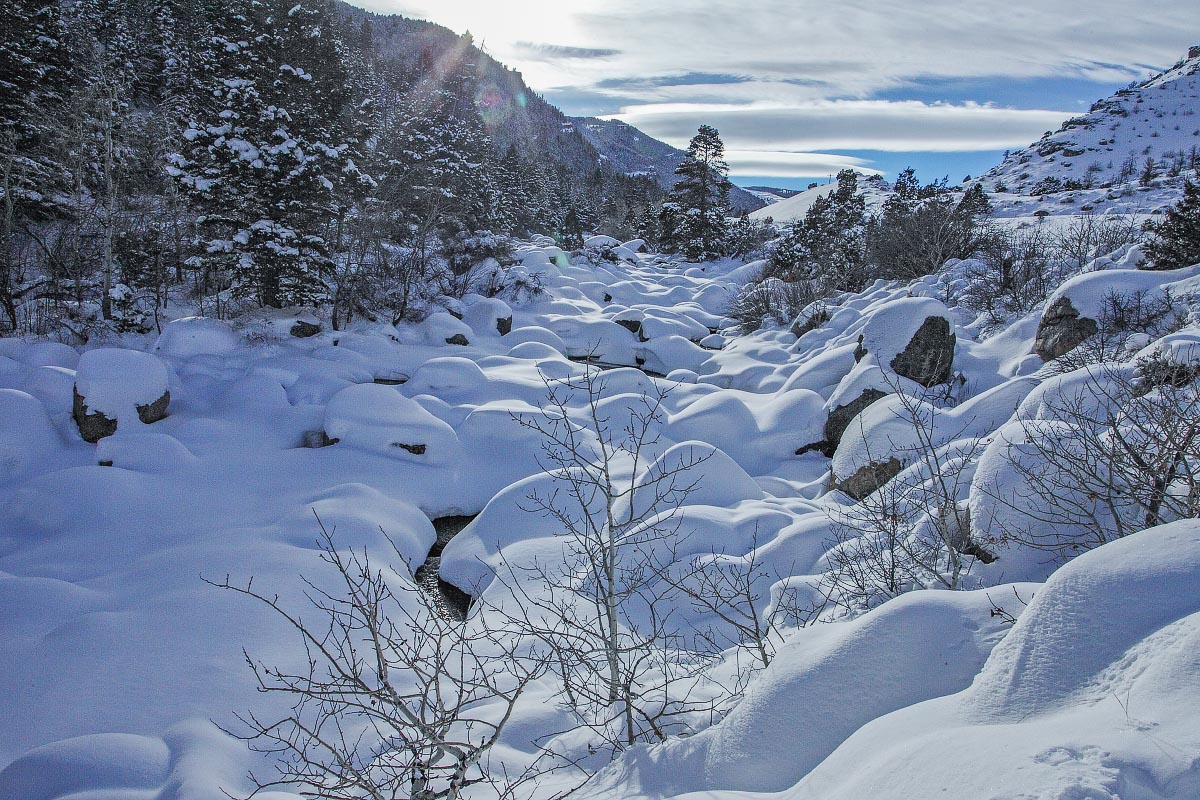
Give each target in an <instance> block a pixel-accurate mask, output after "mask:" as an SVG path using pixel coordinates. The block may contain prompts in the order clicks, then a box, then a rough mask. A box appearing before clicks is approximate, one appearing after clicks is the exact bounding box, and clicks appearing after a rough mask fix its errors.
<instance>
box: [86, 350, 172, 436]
mask: <svg viewBox="0 0 1200 800" xmlns="http://www.w3.org/2000/svg"><path fill="white" fill-rule="evenodd" d="M167 380H168V379H167V368H166V366H165V365H164V364H163V362H162V361H160V360H159V359H158V358H156V357H155V356H152V355H150V354H149V353H143V352H141V351H139V350H123V349H120V348H100V349H98V350H89V351H87V352H86V353H84V354H83V356H81V357H80V359H79V368H78V369H77V370H76V373H75V400H74V406H73V411H72V413H73V415H74V417H75V422H76V424H77V425H78V426H79V433H80V435H81V436H83V438H84V440H86V441H88V442H97V441H99V440H100V439H102V438H104V437H105V436H111V435H112V434H113V433H115V432H116V430H117V427H118V426H119V425H125V426H129V425H131V424H134V421H135V420H136V421H139V422H141V423H144V424H146V425H149V424H151V423H154V422H157V421H159V420H160V419H163V418H164V417H166V416H167V406H168V404H169V403H170V402H171V393H170V391H168V388H167Z"/></svg>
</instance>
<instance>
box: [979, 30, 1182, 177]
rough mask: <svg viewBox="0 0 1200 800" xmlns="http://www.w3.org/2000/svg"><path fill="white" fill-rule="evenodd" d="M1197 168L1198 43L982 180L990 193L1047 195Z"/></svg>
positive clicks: (1009, 157) (1014, 154)
mask: <svg viewBox="0 0 1200 800" xmlns="http://www.w3.org/2000/svg"><path fill="white" fill-rule="evenodd" d="M1150 160H1152V166H1151V167H1150V170H1149V174H1148V175H1147V163H1148V161H1150ZM1197 166H1200V47H1193V48H1192V49H1191V50H1190V51H1189V52H1188V57H1187V58H1184V59H1183V60H1181V61H1180V62H1179V63H1177V64H1176V65H1175V66H1173V67H1172V68H1171V69H1169V70H1167V71H1165V72H1162V73H1160V74H1158V75H1156V76H1154V77H1153V78H1150V79H1149V80H1146V81H1143V82H1142V83H1138V84H1133V85H1130V86H1128V87H1126V88H1124V89H1121V90H1120V91H1118V92H1116V93H1115V94H1113V95H1112V96H1111V97H1108V98H1106V99H1104V100H1100V101H1098V102H1096V103H1095V104H1093V105H1092V108H1091V110H1090V111H1089V112H1088V113H1087V114H1084V115H1082V116H1079V117H1074V118H1072V119H1069V120H1067V121H1066V122H1064V123H1063V125H1062V127H1061V128H1059V129H1058V130H1057V131H1055V132H1047V133H1046V135H1045V136H1043V137H1042V138H1041V139H1039V140H1038V141H1037V142H1034V143H1033V144H1031V145H1030V146H1029V147H1026V148H1023V149H1021V150H1014V151H1012V152H1010V153H1008V154H1007V155H1006V156H1005V158H1004V161H1003V163H1001V164H999V165H998V166H996V167H993V168H992V169H990V170H988V171H987V172H986V173H984V174H983V175H982V176H980V177H979V178H978V179H977V180H979V181H981V182H982V183H983V186H984V188H985V189H986V190H988V191H989V192H994V191H1001V192H1005V191H1007V192H1009V193H1013V194H1024V195H1044V194H1054V193H1057V192H1061V191H1071V190H1079V189H1087V188H1095V189H1101V188H1110V187H1115V186H1118V185H1123V184H1131V183H1135V182H1137V183H1141V182H1142V177H1143V175H1146V177H1147V179H1148V180H1152V179H1153V178H1159V177H1163V176H1168V177H1170V176H1172V174H1174V176H1178V175H1179V174H1180V173H1181V172H1183V171H1186V170H1194V169H1196V167H1197Z"/></svg>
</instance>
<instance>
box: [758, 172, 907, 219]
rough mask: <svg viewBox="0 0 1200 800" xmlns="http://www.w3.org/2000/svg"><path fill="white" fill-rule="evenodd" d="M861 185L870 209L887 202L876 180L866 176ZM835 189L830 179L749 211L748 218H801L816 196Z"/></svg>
mask: <svg viewBox="0 0 1200 800" xmlns="http://www.w3.org/2000/svg"><path fill="white" fill-rule="evenodd" d="M861 187H862V194H863V196H864V197H865V198H866V201H867V207H868V208H869V209H870V210H871V211H878V210H879V209H880V208H881V207H882V206H883V204H884V203H885V202H887V199H888V196H889V193H888V192H887V190H885V189H883V188H881V187H880V184H879V182H878V180H873V179H870V178H868V179H866V180H864V181H863V182H862V184H861ZM835 189H837V182H836V181H831V182H829V183H826V184H822V185H821V186H814V187H813V188H811V189H806V190H804V191H803V192H797V193H795V194H792V195H790V196H789V197H784V198H781V199H779V200H778V201H776V202H774V203H771V204H770V205H768V206H766V207H765V208H760V209H758V210H757V211H753V212H751V213H750V219H755V220H766V219H770V220H773V221H774V222H776V223H778V224H781V225H782V224H787V223H790V222H795V221H797V220H802V219H804V215H805V214H807V213H808V210H809V209H810V208H812V205H813V203H814V202H816V200H817V198H818V197H826V196H828V195H830V194H833V191H834V190H835Z"/></svg>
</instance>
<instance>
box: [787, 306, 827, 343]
mask: <svg viewBox="0 0 1200 800" xmlns="http://www.w3.org/2000/svg"><path fill="white" fill-rule="evenodd" d="M829 319H830V316H829V309H828V308H827V307H825V306H824V305H822V306H820V307H818V308H817V310H816V311H814V312H813V313H811V314H809V315H807V316H805V315H803V314H801V315H800V316H798V317H796V319H795V320H793V322H792V327H791V328H790V329H789V330H791V332H792V335H793V336H795V337H796V338H797V339H799V338H800V337H801V336H803V335H804V334H806V333H808V332H809V331H815V330H816V329H817V328H819V327H821V326H822V325H824V324H825V323H826V322H829Z"/></svg>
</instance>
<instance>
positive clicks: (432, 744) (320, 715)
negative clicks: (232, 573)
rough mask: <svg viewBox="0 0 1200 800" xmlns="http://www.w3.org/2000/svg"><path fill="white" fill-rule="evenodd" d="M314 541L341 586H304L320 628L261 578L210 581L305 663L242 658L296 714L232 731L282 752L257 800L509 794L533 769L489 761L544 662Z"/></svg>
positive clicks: (403, 580)
mask: <svg viewBox="0 0 1200 800" xmlns="http://www.w3.org/2000/svg"><path fill="white" fill-rule="evenodd" d="M318 524H320V520H319V519H318ZM317 543H318V545H319V547H320V550H321V558H322V560H323V561H324V562H325V563H326V564H328V565H329V566H331V567H332V568H333V571H334V572H336V574H337V578H338V579H339V580H338V588H337V590H336V591H332V590H326V589H323V588H321V587H320V586H318V585H317V584H316V583H315V582H312V581H309V580H307V579H305V580H304V583H305V585H306V586H307V589H308V591H307V592H306V596H307V597H308V600H309V602H310V604H311V609H310V610H315V611H316V612H317V616H318V619H317V620H316V621H306V619H305V618H304V617H303V616H302V615H301V613H300V612H299V611H293V610H290V609H288V608H286V607H285V606H284V605H283V603H282V602H281V601H280V599H279V597H278V595H270V594H264V593H261V592H259V591H258V590H257V589H255V588H254V586H253V580H250V581H247V582H246V583H245V584H234V583H232V582H230V580H229V578H228V577H227V578H226V579H225V580H224V581H223V582H220V583H213V585H215V586H217V587H219V588H221V589H226V590H229V591H233V592H236V593H238V594H241V595H244V596H246V597H249V598H251V599H253V600H255V601H257V602H259V603H262V604H263V605H265V606H266V607H268V608H269V609H271V611H273V612H274V613H275V614H277V615H278V616H279V617H280V618H282V620H283V621H284V622H285V623H286V624H287V625H289V626H290V627H291V628H292V629H293V630H294V631H295V632H296V634H297V635H298V637H299V639H300V648H301V652H302V653H303V656H304V663H303V665H302V667H301V668H299V669H296V670H292V669H288V668H284V667H277V666H268V665H266V664H264V663H262V662H260V661H256V660H255V659H254V658H253V657H252V656H250V655H249V654H248V653H247V654H246V663H247V664H248V665H249V667H250V669H251V670H252V671H253V672H254V676H255V678H256V680H257V682H258V690H259V691H260V692H263V693H266V694H269V695H279V696H282V697H283V698H284V699H285V702H286V703H289V704H290V709H289V710H288V711H287V712H285V713H284V714H283V715H282V716H278V717H277V716H266V717H264V716H262V715H261V714H259V713H256V712H253V711H251V712H247V713H244V714H239V715H238V716H237V719H238V721H239V722H240V723H241V727H242V730H240V731H231V732H230V733H231V734H232V735H234V736H237V737H238V738H240V739H243V740H244V741H246V742H248V743H249V746H250V747H251V749H253V750H255V751H258V752H262V753H268V754H271V755H274V756H276V767H275V769H276V772H275V775H274V776H273V777H271V778H259V777H257V776H255V775H253V774H251V775H250V779H251V781H252V782H253V784H254V786H255V787H256V789H255V791H254V792H253V793H252V794H251V795H250V796H251V797H253V796H254V795H257V794H258V793H259V792H262V791H265V790H268V789H270V788H272V787H279V786H289V785H299V786H301V787H304V788H303V789H302V792H303V793H304V795H305V796H308V797H317V798H326V799H328V800H361V798H370V799H371V800H399V799H400V798H406V800H456V798H459V797H462V796H463V793H464V792H465V791H466V790H468V789H469V788H471V787H478V786H481V785H488V786H490V787H491V788H492V790H493V791H494V792H495V793H496V794H498V795H499V796H501V797H511V796H512V791H513V790H514V789H515V787H516V786H518V785H519V784H520V783H521V782H522V781H524V780H526V779H528V777H529V773H524V774H522V775H518V776H509V775H507V774H505V773H504V772H503V771H502V770H496V771H494V770H492V769H491V765H490V764H489V753H490V751H491V749H492V747H493V746H494V745H495V744H496V742H497V740H498V739H499V737H500V735H501V733H502V732H503V731H504V728H505V725H506V724H507V723H508V720H509V718H510V715H511V714H512V712H513V708H514V706H515V705H516V703H517V700H518V699H519V698H520V697H521V695H522V693H523V692H524V691H525V689H526V688H527V687H528V686H529V684H530V682H531V681H533V680H534V679H536V678H537V677H538V676H539V675H540V674H541V672H542V671H543V664H542V662H540V661H538V660H536V659H531V658H529V657H527V656H523V655H521V653H520V652H519V650H518V646H519V640H517V639H513V638H510V637H508V636H506V634H505V632H504V631H491V630H487V629H484V628H483V627H482V626H479V625H472V624H471V623H470V621H468V622H467V623H461V622H456V621H453V620H448V619H446V618H444V617H443V616H441V615H439V614H438V613H437V609H436V608H435V606H434V604H433V602H432V599H431V598H429V597H427V596H426V595H425V594H424V593H423V592H421V591H420V590H418V589H417V588H416V587H415V586H414V585H413V584H412V582H411V580H409V579H408V577H407V576H401V575H398V574H396V573H393V572H391V571H390V570H389V569H387V568H381V567H377V566H374V565H373V564H372V563H371V561H370V560H369V559H368V556H367V553H366V552H365V550H364V551H362V552H361V553H355V552H349V553H345V552H342V551H339V550H337V549H336V548H335V546H334V538H333V534H332V533H331V532H328V531H326V529H325V527H324V526H323V525H321V526H320V536H319V538H318V541H317ZM210 583H211V582H210Z"/></svg>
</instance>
